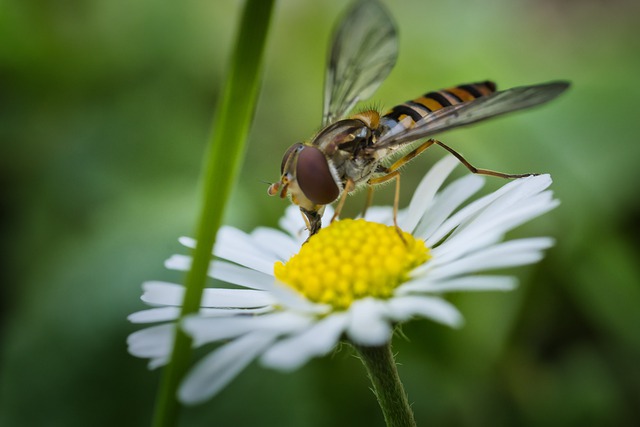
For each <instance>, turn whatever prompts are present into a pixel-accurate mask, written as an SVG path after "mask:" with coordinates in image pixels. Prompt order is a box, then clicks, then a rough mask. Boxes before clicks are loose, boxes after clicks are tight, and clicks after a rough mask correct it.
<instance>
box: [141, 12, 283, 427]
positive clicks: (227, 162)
mask: <svg viewBox="0 0 640 427" xmlns="http://www.w3.org/2000/svg"><path fill="white" fill-rule="evenodd" d="M273 3H274V1H273V0H247V1H246V3H245V5H244V10H243V12H242V18H241V21H240V28H239V31H238V33H237V35H236V41H235V46H234V50H233V54H232V58H231V62H230V64H229V70H228V72H227V79H226V82H225V85H224V89H223V93H222V96H221V98H220V100H219V103H218V107H217V109H216V116H215V117H214V121H213V124H214V126H213V131H212V136H211V139H210V143H209V146H208V153H207V155H206V158H205V164H204V171H203V172H204V173H203V188H202V190H203V194H202V207H201V211H200V215H199V218H198V222H197V227H196V238H197V242H198V243H197V246H196V248H195V250H194V251H193V264H192V266H191V270H190V271H189V273H188V274H187V276H186V279H185V286H186V292H185V296H184V301H183V305H182V312H181V316H185V315H188V314H191V313H194V312H196V311H197V310H198V309H199V307H200V300H201V297H202V290H203V288H204V285H205V282H206V278H207V272H208V269H209V263H210V261H211V252H212V249H213V246H214V243H215V236H216V233H217V231H218V229H219V228H220V224H221V222H222V218H223V214H224V208H225V205H226V202H227V200H228V199H229V194H230V193H231V189H232V188H233V185H234V183H235V181H236V177H237V175H238V171H239V169H240V166H241V163H242V158H243V155H244V151H245V140H246V138H247V135H248V133H249V128H250V125H251V121H252V118H253V113H254V110H255V105H256V102H257V97H258V92H259V87H260V79H259V77H260V71H261V64H262V57H263V53H264V46H265V41H266V37H267V32H268V28H269V23H270V19H271V11H272V9H273ZM190 359H191V338H189V337H188V336H187V335H186V334H184V332H182V331H181V330H180V329H179V328H176V336H175V341H174V345H173V351H172V354H171V361H170V362H169V364H168V365H167V366H166V368H165V370H164V372H163V376H162V380H161V383H160V388H159V391H158V397H157V399H156V408H155V413H154V419H153V426H155V427H169V426H174V425H176V423H177V421H178V415H179V410H180V404H179V403H178V401H177V398H176V391H177V389H178V386H179V384H180V380H181V379H182V377H183V376H184V374H185V373H186V371H187V369H188V367H189V362H190Z"/></svg>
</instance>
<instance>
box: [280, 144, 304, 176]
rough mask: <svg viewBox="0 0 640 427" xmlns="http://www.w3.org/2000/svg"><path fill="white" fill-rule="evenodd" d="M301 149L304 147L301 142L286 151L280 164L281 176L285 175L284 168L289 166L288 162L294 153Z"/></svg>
mask: <svg viewBox="0 0 640 427" xmlns="http://www.w3.org/2000/svg"><path fill="white" fill-rule="evenodd" d="M300 147H302V144H301V143H300V142H296V143H295V144H293V145H292V146H291V147H289V148H287V151H285V153H284V156H282V163H281V164H280V175H282V174H284V167H285V166H286V165H287V161H289V157H291V155H292V154H293V153H294V152H296V150H298V149H299V148H300Z"/></svg>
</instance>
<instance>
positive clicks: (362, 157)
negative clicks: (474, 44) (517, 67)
mask: <svg viewBox="0 0 640 427" xmlns="http://www.w3.org/2000/svg"><path fill="white" fill-rule="evenodd" d="M396 34H397V32H396V28H395V25H394V23H393V21H392V19H391V17H390V16H389V14H388V13H387V11H386V10H385V9H384V8H383V7H382V5H380V4H379V3H378V2H377V1H371V0H360V1H359V2H357V3H356V4H355V5H354V6H352V8H351V9H350V10H349V11H348V13H347V14H346V15H345V17H344V18H343V20H342V21H341V23H340V24H339V25H338V27H337V28H336V31H335V32H334V35H333V41H332V44H331V51H330V55H329V62H328V67H327V72H326V79H325V92H324V109H323V110H324V112H323V119H322V126H323V127H322V129H321V130H320V131H319V132H318V133H317V134H316V135H315V136H314V137H313V138H311V140H309V141H306V142H298V143H296V144H293V145H292V146H291V147H289V149H288V150H287V151H286V152H285V154H284V157H283V158H282V164H281V166H280V173H281V175H280V180H279V181H278V182H275V183H273V184H271V185H270V186H269V189H268V193H269V194H270V195H272V196H273V195H279V196H280V197H281V198H284V197H286V196H287V194H288V195H289V196H290V197H291V201H292V202H293V203H294V204H296V205H298V206H299V207H300V211H301V212H302V214H303V217H304V219H305V222H306V224H307V229H308V231H309V237H311V236H312V235H314V234H315V233H317V232H318V231H319V230H320V228H321V227H322V222H321V221H322V214H323V212H324V209H325V206H326V205H328V204H330V203H333V202H335V201H336V200H338V204H337V206H336V210H335V214H334V217H333V219H336V218H337V217H338V215H339V214H340V211H341V209H342V206H343V204H344V202H345V199H346V196H347V194H349V193H351V192H353V191H354V190H355V189H356V188H358V187H362V186H368V189H369V193H368V197H367V200H368V202H367V206H368V205H369V204H370V201H371V197H372V194H373V186H374V185H376V184H380V183H382V182H385V181H389V180H391V179H395V180H396V194H395V200H394V222H395V221H396V213H397V209H398V197H399V196H398V194H399V191H398V190H399V188H400V175H399V169H400V167H401V166H403V165H404V164H405V163H407V162H408V161H409V160H411V159H412V158H414V157H415V156H417V155H418V154H420V153H421V152H422V151H424V150H426V149H427V148H429V147H430V146H432V145H438V146H440V147H442V148H444V149H445V150H447V151H449V152H450V153H451V154H453V155H454V156H455V157H456V158H457V159H458V160H459V161H460V162H462V163H463V164H464V165H465V166H466V167H467V168H468V169H469V170H470V171H471V172H473V173H477V174H483V175H492V176H497V177H502V178H521V177H524V176H529V175H533V174H505V173H501V172H495V171H491V170H487V169H479V168H476V167H475V166H473V165H471V164H470V163H469V162H468V161H467V160H466V159H464V157H462V156H461V155H460V154H459V153H457V152H456V151H454V150H453V149H452V148H450V147H449V146H447V145H445V144H444V143H442V142H440V141H438V140H435V139H428V140H426V141H423V142H421V143H420V140H423V139H424V138H427V137H430V136H432V135H434V134H436V133H439V132H442V131H445V130H448V129H452V128H456V127H459V126H463V125H467V124H471V123H475V122H478V121H481V120H485V119H488V118H490V117H494V116H498V115H501V114H505V113H509V112H511V111H516V110H520V109H523V108H528V107H532V106H535V105H538V104H542V103H545V102H547V101H550V100H551V99H553V98H555V97H557V96H558V95H560V94H561V93H562V92H563V91H565V90H566V89H567V88H568V87H569V83H568V82H565V81H554V82H548V83H542V84H537V85H532V86H523V87H516V88H512V89H508V90H505V91H496V85H495V84H494V83H493V82H491V81H484V82H479V83H472V84H463V85H460V86H456V87H451V88H448V89H443V90H439V91H435V92H429V93H426V94H424V95H422V96H420V97H418V98H416V99H414V100H411V101H407V102H405V103H403V104H400V105H398V106H395V107H393V108H392V109H391V111H389V112H387V113H386V114H384V115H382V114H380V113H379V112H378V111H375V110H366V111H361V112H359V113H356V114H353V115H351V116H347V114H348V113H349V112H350V111H351V109H352V108H353V106H354V105H355V104H356V103H357V102H358V101H362V100H364V99H367V98H369V97H370V96H371V95H372V94H373V92H374V91H375V90H376V89H377V88H378V87H379V86H380V84H381V83H382V81H383V80H384V79H385V78H386V77H387V76H388V74H389V73H390V72H391V69H392V68H393V66H394V64H395V62H396V58H397V54H398V45H397V36H396ZM412 143H416V145H417V146H416V147H415V148H414V149H413V150H412V151H410V152H409V153H408V154H406V155H404V156H402V157H401V158H400V159H398V160H397V161H395V162H394V163H392V164H391V165H390V166H385V165H384V163H385V162H386V161H387V160H388V159H390V158H392V157H393V154H394V153H396V152H397V150H399V149H402V148H405V147H412V145H411V144H412ZM418 143H419V145H418ZM333 219H332V221H333ZM396 226H397V223H396Z"/></svg>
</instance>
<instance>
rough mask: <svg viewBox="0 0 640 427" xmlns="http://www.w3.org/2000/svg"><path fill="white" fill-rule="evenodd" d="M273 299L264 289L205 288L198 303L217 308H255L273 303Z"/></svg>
mask: <svg viewBox="0 0 640 427" xmlns="http://www.w3.org/2000/svg"><path fill="white" fill-rule="evenodd" d="M274 301H275V300H274V299H273V297H271V295H269V293H268V292H265V291H256V290H253V289H223V288H205V289H204V292H203V293H202V301H201V302H200V305H201V306H202V307H218V308H222V307H225V308H226V307H228V308H256V307H264V306H267V305H270V304H273V303H274Z"/></svg>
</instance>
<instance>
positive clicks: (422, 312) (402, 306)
mask: <svg viewBox="0 0 640 427" xmlns="http://www.w3.org/2000/svg"><path fill="white" fill-rule="evenodd" d="M388 309H389V313H390V315H391V317H392V318H393V319H394V320H397V321H398V322H404V321H406V320H408V319H410V318H412V317H415V316H421V317H426V318H428V319H431V320H434V321H436V322H438V323H442V324H445V325H448V326H451V327H454V328H455V327H459V326H460V325H461V324H462V315H461V314H460V312H459V311H458V310H457V309H456V308H455V307H454V306H453V305H452V304H450V303H449V302H447V301H445V300H443V299H442V298H438V297H427V296H405V297H396V298H393V299H392V300H391V301H389V303H388Z"/></svg>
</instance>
